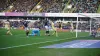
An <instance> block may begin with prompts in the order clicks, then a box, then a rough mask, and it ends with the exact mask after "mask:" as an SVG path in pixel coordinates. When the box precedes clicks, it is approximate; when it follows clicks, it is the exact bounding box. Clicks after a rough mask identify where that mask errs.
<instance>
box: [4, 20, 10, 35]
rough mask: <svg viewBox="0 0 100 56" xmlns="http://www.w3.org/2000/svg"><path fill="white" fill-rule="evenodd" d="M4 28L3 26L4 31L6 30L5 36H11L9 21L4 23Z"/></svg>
mask: <svg viewBox="0 0 100 56" xmlns="http://www.w3.org/2000/svg"><path fill="white" fill-rule="evenodd" d="M4 26H5V29H6V30H7V32H6V34H10V35H12V33H11V31H10V28H11V27H10V22H9V20H7V21H6V22H4Z"/></svg>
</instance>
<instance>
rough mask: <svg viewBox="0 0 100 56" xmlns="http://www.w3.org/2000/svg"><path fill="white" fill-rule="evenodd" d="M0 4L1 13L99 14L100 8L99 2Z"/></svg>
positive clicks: (14, 0) (13, 0)
mask: <svg viewBox="0 0 100 56" xmlns="http://www.w3.org/2000/svg"><path fill="white" fill-rule="evenodd" d="M0 2H1V3H0V12H39V13H61V12H64V13H97V12H99V6H100V5H99V4H100V1H99V0H1V1H0ZM69 5H70V6H71V7H70V8H68V6H69ZM37 6H39V8H37ZM66 9H68V10H66ZM66 11H67V12H66Z"/></svg>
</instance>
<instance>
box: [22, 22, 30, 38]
mask: <svg viewBox="0 0 100 56" xmlns="http://www.w3.org/2000/svg"><path fill="white" fill-rule="evenodd" d="M23 25H24V29H25V32H26V36H27V37H28V34H29V28H28V22H27V21H25V22H24V23H23Z"/></svg>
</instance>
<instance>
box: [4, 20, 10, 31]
mask: <svg viewBox="0 0 100 56" xmlns="http://www.w3.org/2000/svg"><path fill="white" fill-rule="evenodd" d="M5 29H7V30H10V23H9V22H8V21H7V22H5Z"/></svg>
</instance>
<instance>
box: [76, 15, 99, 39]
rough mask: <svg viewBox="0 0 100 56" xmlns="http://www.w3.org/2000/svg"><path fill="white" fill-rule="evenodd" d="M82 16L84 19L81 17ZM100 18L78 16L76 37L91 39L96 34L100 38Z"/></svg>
mask: <svg viewBox="0 0 100 56" xmlns="http://www.w3.org/2000/svg"><path fill="white" fill-rule="evenodd" d="M79 16H82V17H79ZM99 22H100V18H96V17H90V16H87V15H83V14H78V16H77V24H76V37H89V36H91V35H92V34H94V33H95V35H96V37H99V36H100V23H99Z"/></svg>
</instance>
